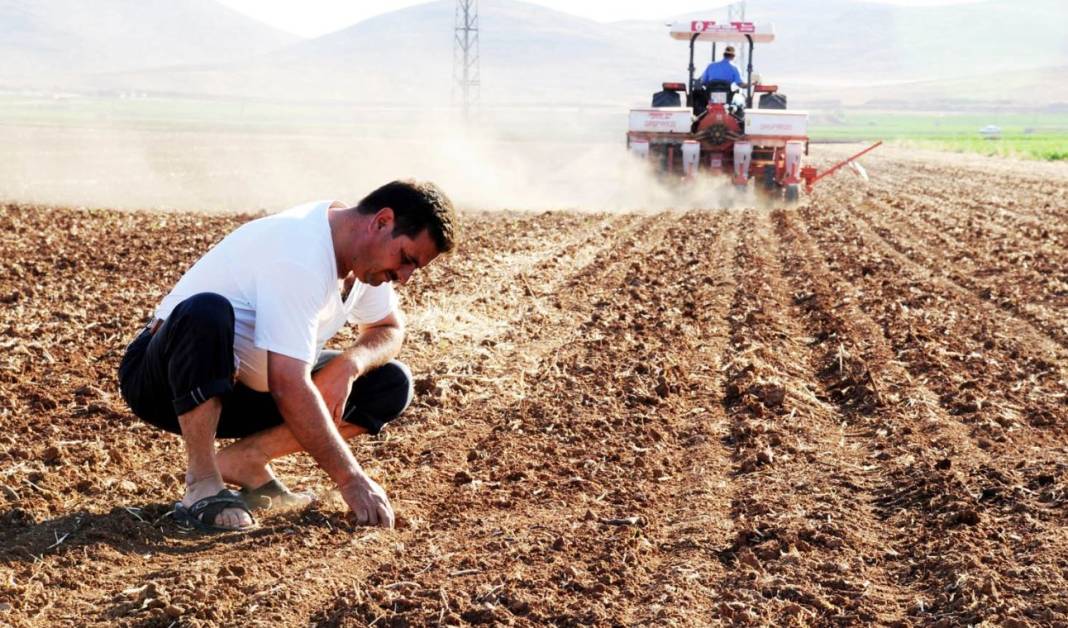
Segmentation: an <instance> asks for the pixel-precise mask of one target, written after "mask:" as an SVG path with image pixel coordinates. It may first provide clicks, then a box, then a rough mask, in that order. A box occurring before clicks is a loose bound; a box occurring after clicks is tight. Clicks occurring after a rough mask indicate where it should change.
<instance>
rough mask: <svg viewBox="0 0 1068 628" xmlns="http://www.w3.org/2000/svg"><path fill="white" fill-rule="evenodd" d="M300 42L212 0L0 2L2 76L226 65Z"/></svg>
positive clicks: (23, 77) (40, 77)
mask: <svg viewBox="0 0 1068 628" xmlns="http://www.w3.org/2000/svg"><path fill="white" fill-rule="evenodd" d="M299 39H300V38H299V37H296V36H295V35H290V34H287V33H284V32H282V31H279V30H276V29H274V28H272V27H270V26H267V25H265V24H262V23H260V22H258V21H256V20H253V19H252V18H249V17H247V16H245V15H243V14H241V13H238V12H236V11H232V10H230V9H228V8H226V7H224V6H223V5H221V4H219V3H217V2H214V1H212V0H0V77H3V78H6V79H8V81H14V82H16V83H17V82H20V81H21V82H26V81H30V82H35V81H36V82H46V81H48V79H49V78H51V77H56V76H70V75H83V74H87V73H92V72H115V71H123V70H132V69H136V68H149V67H156V66H166V65H175V64H190V63H213V64H218V63H227V62H231V61H236V60H239V59H243V58H247V57H252V56H255V55H258V54H262V53H264V52H267V51H269V50H275V49H278V48H280V47H282V46H284V45H286V44H290V43H293V42H295V41H298V40H299Z"/></svg>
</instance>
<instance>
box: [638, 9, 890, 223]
mask: <svg viewBox="0 0 1068 628" xmlns="http://www.w3.org/2000/svg"><path fill="white" fill-rule="evenodd" d="M670 29H671V30H670V34H671V37H672V38H674V39H679V40H684V41H687V40H688V41H689V42H690V65H689V84H688V85H687V84H683V83H664V84H663V91H660V92H658V93H656V94H654V95H653V102H652V106H651V107H644V108H638V109H631V110H630V121H629V126H628V131H627V148H628V149H629V150H630V152H631V153H632V154H633V155H635V156H637V157H639V158H641V159H645V160H649V161H651V162H652V164H653V166H654V168H655V169H656V170H657V171H658V172H660V173H661V174H663V175H664V176H666V177H680V178H682V179H685V180H692V179H693V178H695V177H697V176H700V175H701V174H702V173H708V174H713V175H723V176H729V177H730V178H731V179H732V181H733V182H734V184H735V186H736V187H737V188H739V189H743V190H744V189H747V187H748V185H749V180H750V179H755V180H756V181H757V182H758V188H759V189H761V190H762V191H764V192H765V193H767V194H769V195H771V196H773V197H784V198H785V199H786V200H787V201H788V202H793V201H797V200H798V198H799V196H800V193H799V188H800V185H801V184H802V183H804V184H805V187H806V190H808V189H811V187H812V184H813V183H815V182H816V181H817V180H818V179H820V178H822V177H824V176H826V175H828V174H830V173H831V172H833V171H835V170H837V169H838V168H840V167H841V166H843V165H845V164H846V163H849V162H851V161H853V160H854V159H856V158H857V157H859V156H860V155H861V154H863V153H866V152H867V151H868V150H871V149H872V148H874V146H872V147H869V148H868V149H866V150H864V151H862V152H861V153H858V154H857V155H854V156H853V157H850V158H849V159H847V160H845V161H843V162H841V163H839V164H837V165H836V166H834V167H833V168H832V169H830V170H828V171H827V172H824V173H822V174H818V173H817V171H816V169H815V168H814V167H811V166H805V165H803V163H802V162H803V160H804V156H805V155H807V154H808V113H807V112H805V111H795V110H789V109H787V108H786V96H785V95H783V94H780V93H779V92H778V88H777V86H775V85H761V84H757V85H755V86H754V80H753V79H754V76H753V44H754V43H756V42H761V43H765V42H770V41H773V40H774V39H775V32H774V30H773V29H772V28H771V27H770V26H760V27H758V26H756V25H755V24H753V23H751V22H730V23H727V24H717V23H716V22H713V21H706V20H694V21H690V22H677V23H675V24H672V25H671V27H670ZM698 41H706V42H711V43H712V57H713V58H715V56H716V44H717V43H718V42H730V43H737V44H739V45H748V51H749V54H748V56H747V58H748V59H749V63H748V67H746V68H745V70H744V72H745V74H744V76H745V77H746V78H745V82H746V83H747V84H748V85H749V87H747V88H746V90H745V91H744V92H739V91H735V86H734V85H732V84H731V83H729V82H726V81H712V82H710V83H707V84H702V83H701V82H700V81H699V80H695V79H694V70H695V67H694V45H695V44H696V43H697V42H698ZM755 82H756V83H759V79H757V81H755ZM682 94H684V95H685V98H686V104H685V106H683V104H682V96H681V95H682ZM754 94H760V97H759V100H758V101H757V106H756V107H753V96H754ZM877 145H878V144H876V146H877Z"/></svg>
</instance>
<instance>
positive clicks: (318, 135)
mask: <svg viewBox="0 0 1068 628" xmlns="http://www.w3.org/2000/svg"><path fill="white" fill-rule="evenodd" d="M624 116H625V111H622V110H621V112H620V119H621V120H622V119H624ZM394 135H395V136H393V137H385V136H384V135H378V136H372V137H368V136H360V135H358V134H354V133H351V132H348V131H345V130H331V129H322V128H319V129H310V130H293V131H277V130H268V131H263V130H256V129H252V130H247V129H234V128H224V129H196V128H189V129H179V130H173V129H151V128H109V127H106V126H101V127H97V128H91V127H61V126H2V127H0V157H2V161H0V190H2V191H0V197H2V200H5V201H17V202H32V203H41V204H48V205H61V206H79V207H110V208H123V209H175V210H194V211H209V212H210V211H260V210H265V211H269V212H270V211H277V210H281V209H284V208H286V207H289V206H291V205H294V204H296V203H300V202H303V201H306V200H310V199H324V198H335V199H339V200H342V201H345V202H351V203H355V202H356V201H358V200H359V199H360V198H361V197H362V196H363V195H364V194H366V193H367V192H368V191H370V190H371V189H373V188H375V187H377V186H378V185H381V184H382V183H384V182H386V181H389V180H392V179H397V178H408V177H413V178H418V179H429V180H432V181H435V182H437V183H438V184H440V185H441V186H442V188H444V189H445V190H446V192H447V193H448V194H449V195H450V196H451V197H452V198H453V199H454V200H455V201H456V203H457V204H458V205H459V206H460V207H462V208H464V209H487V210H488V209H513V210H538V211H540V210H577V211H643V210H647V211H655V210H664V209H691V208H712V207H725V206H731V205H733V204H737V203H738V202H739V199H737V198H736V197H734V196H733V195H734V190H733V189H732V188H731V186H730V185H729V183H728V182H727V181H725V180H724V181H702V182H699V183H689V184H682V185H680V184H678V183H677V182H674V181H661V180H659V179H658V178H657V177H656V176H654V175H653V173H652V172H651V171H650V170H649V169H648V168H647V167H646V166H645V164H642V163H638V162H637V161H635V160H634V159H633V158H632V157H631V156H630V155H628V154H627V152H626V149H625V146H624V137H623V135H624V134H623V132H622V131H619V132H615V133H612V134H611V135H610V137H609V136H607V134H604V135H606V136H605V137H601V136H598V137H596V138H594V139H592V140H591V139H589V138H585V139H579V140H577V139H575V138H574V137H573V136H571V137H569V136H567V135H566V134H559V135H558V136H557V137H551V136H544V137H543V136H540V135H539V136H537V137H519V138H516V137H514V134H512V136H509V133H508V131H507V130H506V129H493V128H490V127H486V126H484V127H481V128H479V129H477V130H476V129H465V128H464V127H463V126H462V125H459V124H445V125H435V124H430V123H427V124H422V125H408V126H406V127H405V128H403V130H402V132H394Z"/></svg>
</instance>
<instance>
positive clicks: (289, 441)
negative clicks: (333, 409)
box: [216, 421, 367, 489]
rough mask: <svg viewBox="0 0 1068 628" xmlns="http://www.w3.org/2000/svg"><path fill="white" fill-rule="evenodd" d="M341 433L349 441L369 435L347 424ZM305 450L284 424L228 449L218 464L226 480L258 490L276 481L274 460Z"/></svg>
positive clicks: (217, 457) (253, 435)
mask: <svg viewBox="0 0 1068 628" xmlns="http://www.w3.org/2000/svg"><path fill="white" fill-rule="evenodd" d="M338 431H339V432H340V433H341V437H342V438H344V439H345V440H348V439H350V438H353V437H355V436H359V435H360V434H366V433H367V430H366V429H364V428H362V427H360V426H358V425H352V424H351V423H345V422H344V421H343V422H341V424H339V425H338ZM303 450H304V448H303V447H301V446H300V443H299V442H297V439H296V437H295V436H293V432H291V431H290V430H289V428H288V427H286V426H285V424H282V425H277V426H275V427H272V428H269V429H266V430H263V431H262V432H256V433H255V434H252V435H250V436H246V437H245V438H242V439H241V440H239V441H236V442H234V443H231V444H230V445H228V446H226V447H224V448H223V449H222V450H220V451H219V453H218V455H217V456H216V462H217V464H218V468H219V472H220V473H221V474H222V477H223V479H224V480H226V481H227V482H231V483H233V484H238V485H240V486H242V487H244V488H249V489H254V488H257V487H259V486H263V485H264V484H266V483H267V482H270V481H271V480H273V479H275V477H274V473H273V472H272V471H271V466H270V463H271V461H272V460H274V459H276V458H281V457H282V456H288V455H289V454H293V453H296V452H298V451H303Z"/></svg>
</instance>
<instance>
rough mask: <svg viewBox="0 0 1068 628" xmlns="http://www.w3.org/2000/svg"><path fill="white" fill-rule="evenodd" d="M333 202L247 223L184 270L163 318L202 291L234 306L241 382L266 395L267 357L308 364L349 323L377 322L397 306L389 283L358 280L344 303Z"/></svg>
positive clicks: (165, 301)
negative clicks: (332, 225)
mask: <svg viewBox="0 0 1068 628" xmlns="http://www.w3.org/2000/svg"><path fill="white" fill-rule="evenodd" d="M332 204H333V201H318V202H315V203H307V204H304V205H298V206H297V207H294V208H292V209H289V210H286V211H284V212H281V213H278V214H274V215H271V216H267V217H265V218H260V219H258V220H253V221H252V222H249V223H246V224H244V225H242V226H241V227H239V228H238V229H237V230H235V231H234V232H233V233H231V234H230V235H228V236H226V237H225V238H224V239H223V240H222V242H219V243H218V244H216V245H215V246H214V247H213V248H212V249H211V250H210V251H208V252H207V253H206V254H205V255H204V257H201V258H200V260H198V261H197V263H196V264H193V267H192V268H190V269H189V270H187V271H186V273H185V275H183V276H182V278H181V279H180V280H179V281H178V283H177V284H176V285H175V286H174V289H173V290H171V292H170V294H168V295H167V296H166V297H164V298H163V301H162V302H160V304H159V307H158V308H156V317H157V318H161V319H166V318H167V316H169V315H170V313H171V310H173V309H174V308H175V306H176V305H178V304H179V303H181V302H182V301H184V300H185V299H188V298H189V297H191V296H193V295H194V294H199V293H201V292H214V293H216V294H220V295H222V296H224V297H226V298H227V299H228V300H229V301H230V303H231V304H232V305H233V306H234V317H235V323H234V357H235V363H237V364H238V371H237V377H238V379H239V380H240V381H241V382H242V383H243V384H245V385H246V386H248V387H249V388H252V389H253V390H259V391H267V352H268V351H273V352H275V353H281V354H282V355H286V356H289V357H291V358H296V359H298V360H301V361H303V362H307V363H309V364H311V363H314V361H315V357H316V356H317V355H318V353H319V352H320V351H321V350H322V349H323V346H324V345H325V344H326V342H327V341H328V340H329V339H330V338H331V337H333V335H334V334H336V333H337V332H338V330H339V329H341V327H342V326H343V325H344V324H345V322H346V321H349V322H352V323H357V324H359V323H374V322H377V321H380V320H382V319H383V318H385V317H386V316H387V315H389V314H390V313H391V312H393V310H394V309H395V308H396V306H397V296H396V294H395V293H394V292H393V286H392V284H390V283H388V282H387V283H383V284H381V285H379V286H370V285H367V284H364V283H361V282H360V281H356V282H355V284H354V285H353V287H352V290H351V291H350V292H349V294H348V298H347V299H346V300H345V301H344V302H342V300H341V292H340V283H339V280H338V269H337V259H336V257H335V254H334V243H333V239H332V237H331V235H330V223H329V221H328V220H327V211H328V210H329V209H330V207H331V205H332Z"/></svg>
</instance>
